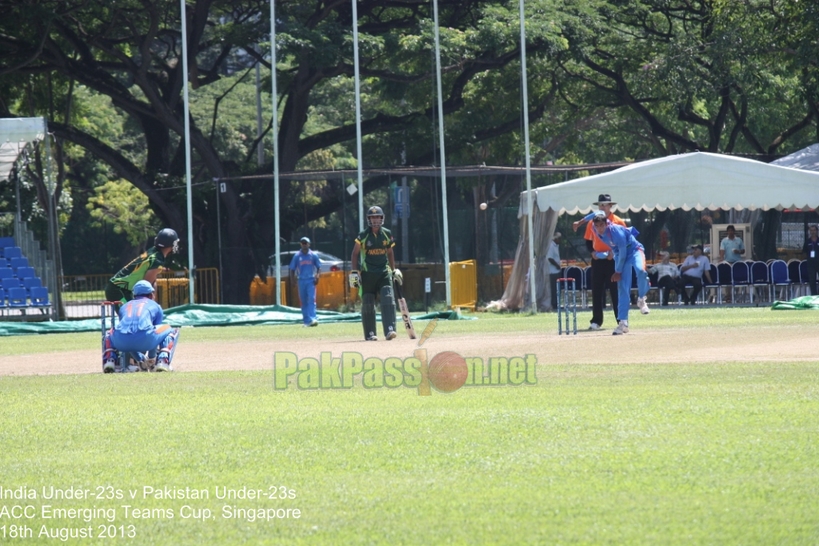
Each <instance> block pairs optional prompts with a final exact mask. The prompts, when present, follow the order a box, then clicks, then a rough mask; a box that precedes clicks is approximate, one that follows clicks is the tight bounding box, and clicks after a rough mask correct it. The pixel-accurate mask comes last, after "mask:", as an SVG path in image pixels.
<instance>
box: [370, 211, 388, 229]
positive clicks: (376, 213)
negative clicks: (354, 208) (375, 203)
mask: <svg viewBox="0 0 819 546" xmlns="http://www.w3.org/2000/svg"><path fill="white" fill-rule="evenodd" d="M379 216H380V217H381V221H380V222H378V223H377V224H373V218H376V217H379ZM367 225H368V226H370V227H380V226H382V225H384V211H383V210H381V207H370V208H368V209H367Z"/></svg>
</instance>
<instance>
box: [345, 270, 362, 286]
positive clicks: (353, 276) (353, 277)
mask: <svg viewBox="0 0 819 546" xmlns="http://www.w3.org/2000/svg"><path fill="white" fill-rule="evenodd" d="M348 280H349V281H350V288H358V287H360V286H361V274H360V273H359V272H358V271H350V276H349V277H348Z"/></svg>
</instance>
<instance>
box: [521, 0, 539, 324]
mask: <svg viewBox="0 0 819 546" xmlns="http://www.w3.org/2000/svg"><path fill="white" fill-rule="evenodd" d="M518 4H519V6H520V71H521V89H522V90H523V146H524V151H525V152H526V153H525V156H526V196H527V202H526V210H527V212H526V227H527V228H528V231H529V233H528V237H529V294H530V295H531V304H532V312H533V313H537V293H536V292H535V290H536V288H535V287H536V283H535V276H536V275H538V274H539V272H538V271H537V269H535V247H534V242H535V237H534V232H533V231H532V230H533V226H534V221H533V219H532V215H533V214H534V206H533V203H532V166H531V162H530V158H529V85H528V83H527V78H526V30H525V28H524V27H525V25H524V16H523V0H519V2H518Z"/></svg>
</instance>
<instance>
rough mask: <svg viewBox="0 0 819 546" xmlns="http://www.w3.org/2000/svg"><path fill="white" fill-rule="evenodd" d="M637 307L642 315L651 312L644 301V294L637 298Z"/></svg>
mask: <svg viewBox="0 0 819 546" xmlns="http://www.w3.org/2000/svg"><path fill="white" fill-rule="evenodd" d="M637 307H639V308H640V312H641V313H642V314H644V315H647V314H649V313H650V312H651V311H649V309H648V304H647V303H646V297H645V296H643V297H642V298H637Z"/></svg>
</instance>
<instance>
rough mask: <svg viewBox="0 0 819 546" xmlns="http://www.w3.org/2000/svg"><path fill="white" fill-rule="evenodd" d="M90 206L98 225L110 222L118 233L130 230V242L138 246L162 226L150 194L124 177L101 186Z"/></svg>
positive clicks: (127, 234) (128, 234)
mask: <svg viewBox="0 0 819 546" xmlns="http://www.w3.org/2000/svg"><path fill="white" fill-rule="evenodd" d="M88 209H89V210H90V211H91V218H92V219H93V221H94V225H96V226H98V227H103V226H105V225H108V226H110V227H111V228H112V229H113V230H114V233H124V234H126V236H127V238H128V242H129V243H131V244H132V245H134V246H139V245H140V244H142V243H143V242H144V241H146V240H148V238H149V237H150V236H151V235H154V234H156V232H157V231H158V230H159V229H160V228H159V223H158V222H157V220H156V216H155V215H154V214H153V213H152V212H151V209H150V207H149V203H148V198H147V197H145V196H144V195H143V194H142V193H140V192H139V190H137V189H136V188H134V186H132V185H131V184H129V183H127V182H125V181H123V180H120V181H111V182H106V183H105V184H103V185H102V186H99V187H97V188H96V189H95V196H94V197H92V198H90V199H89V200H88Z"/></svg>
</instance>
